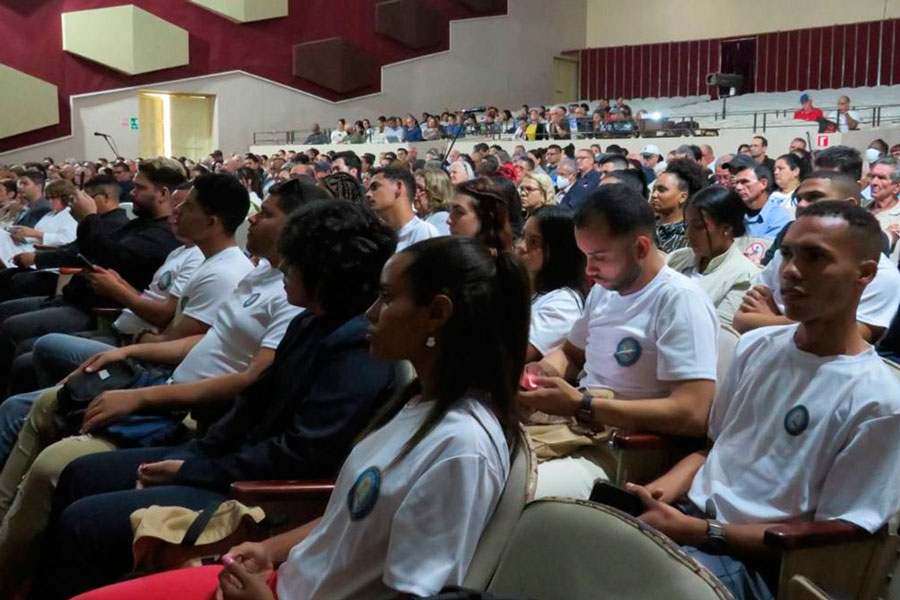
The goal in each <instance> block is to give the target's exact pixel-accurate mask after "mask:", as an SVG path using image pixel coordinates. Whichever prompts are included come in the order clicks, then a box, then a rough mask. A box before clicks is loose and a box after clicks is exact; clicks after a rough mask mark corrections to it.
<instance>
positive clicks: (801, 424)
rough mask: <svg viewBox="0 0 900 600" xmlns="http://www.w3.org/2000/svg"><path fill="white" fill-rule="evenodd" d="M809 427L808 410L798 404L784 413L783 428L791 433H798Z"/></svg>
mask: <svg viewBox="0 0 900 600" xmlns="http://www.w3.org/2000/svg"><path fill="white" fill-rule="evenodd" d="M807 427H809V411H808V410H806V407H805V406H803V405H802V404H799V405H797V406H795V407H794V408H792V409H791V410H789V411H787V414H786V415H784V429H785V431H787V432H788V433H789V434H791V435H800V434H801V433H803V432H804V431H806V428H807Z"/></svg>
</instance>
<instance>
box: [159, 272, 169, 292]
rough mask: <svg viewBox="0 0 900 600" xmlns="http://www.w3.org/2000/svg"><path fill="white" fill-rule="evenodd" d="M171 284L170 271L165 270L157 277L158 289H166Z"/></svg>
mask: <svg viewBox="0 0 900 600" xmlns="http://www.w3.org/2000/svg"><path fill="white" fill-rule="evenodd" d="M170 285H172V271H166V272H165V273H163V274H162V276H161V277H160V278H159V289H161V290H167V289H169V286H170Z"/></svg>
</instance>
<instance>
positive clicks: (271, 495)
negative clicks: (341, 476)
mask: <svg viewBox="0 0 900 600" xmlns="http://www.w3.org/2000/svg"><path fill="white" fill-rule="evenodd" d="M332 491H334V482H333V481H236V482H234V483H232V484H231V493H230V496H231V498H233V499H235V500H237V501H239V502H242V503H243V504H251V503H256V502H265V501H269V502H271V501H282V500H314V499H321V498H326V499H327V498H328V497H329V496H330V495H331V492H332Z"/></svg>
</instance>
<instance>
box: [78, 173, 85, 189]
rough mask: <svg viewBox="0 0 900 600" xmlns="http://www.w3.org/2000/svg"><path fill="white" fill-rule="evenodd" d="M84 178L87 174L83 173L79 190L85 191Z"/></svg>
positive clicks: (79, 180)
mask: <svg viewBox="0 0 900 600" xmlns="http://www.w3.org/2000/svg"><path fill="white" fill-rule="evenodd" d="M84 176H85V172H84V171H82V172H81V177H79V178H78V189H79V190H81V191H84Z"/></svg>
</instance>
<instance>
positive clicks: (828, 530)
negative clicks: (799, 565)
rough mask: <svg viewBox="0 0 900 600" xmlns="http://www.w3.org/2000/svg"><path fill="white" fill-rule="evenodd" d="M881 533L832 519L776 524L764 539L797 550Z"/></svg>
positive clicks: (766, 541) (871, 536) (784, 547)
mask: <svg viewBox="0 0 900 600" xmlns="http://www.w3.org/2000/svg"><path fill="white" fill-rule="evenodd" d="M879 533H881V532H879ZM879 533H876V534H872V533H869V532H868V531H866V530H865V529H863V528H862V527H859V526H858V525H854V524H853V523H848V522H847V521H841V520H840V519H832V520H829V521H809V522H805V523H785V524H783V525H776V526H775V527H771V528H769V529H767V530H766V533H765V535H764V536H763V540H764V541H765V543H766V545H767V546H770V547H772V548H777V549H779V550H796V549H799V548H814V547H816V546H832V545H837V544H846V543H848V542H859V541H864V540H868V539H872V538H873V536H875V535H878V534H879Z"/></svg>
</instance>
